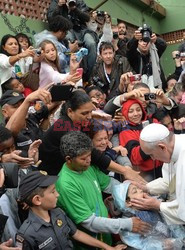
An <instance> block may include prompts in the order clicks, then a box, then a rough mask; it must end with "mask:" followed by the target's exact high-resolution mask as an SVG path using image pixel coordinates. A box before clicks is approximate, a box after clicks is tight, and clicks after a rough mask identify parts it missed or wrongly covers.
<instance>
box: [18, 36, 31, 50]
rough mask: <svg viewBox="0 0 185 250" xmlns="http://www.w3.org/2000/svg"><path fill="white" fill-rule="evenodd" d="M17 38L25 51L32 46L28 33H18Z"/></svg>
mask: <svg viewBox="0 0 185 250" xmlns="http://www.w3.org/2000/svg"><path fill="white" fill-rule="evenodd" d="M16 38H17V40H18V42H19V44H20V46H21V49H22V50H23V51H25V50H27V49H28V48H29V47H30V46H32V44H31V41H30V39H29V37H28V36H27V35H26V34H23V33H18V34H17V35H16Z"/></svg>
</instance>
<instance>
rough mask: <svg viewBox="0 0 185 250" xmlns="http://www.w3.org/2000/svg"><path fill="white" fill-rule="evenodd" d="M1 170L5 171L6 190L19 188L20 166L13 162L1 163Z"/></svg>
mask: <svg viewBox="0 0 185 250" xmlns="http://www.w3.org/2000/svg"><path fill="white" fill-rule="evenodd" d="M0 168H3V170H4V175H5V181H4V186H5V187H6V188H16V187H17V186H18V171H19V167H18V165H17V164H15V163H12V162H8V163H1V164H0Z"/></svg>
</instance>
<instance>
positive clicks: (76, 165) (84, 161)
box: [67, 151, 91, 172]
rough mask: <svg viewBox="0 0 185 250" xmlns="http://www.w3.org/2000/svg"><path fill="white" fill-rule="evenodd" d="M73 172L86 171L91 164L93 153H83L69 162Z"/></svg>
mask: <svg viewBox="0 0 185 250" xmlns="http://www.w3.org/2000/svg"><path fill="white" fill-rule="evenodd" d="M67 164H68V166H69V167H70V169H71V170H73V171H77V172H81V171H86V170H87V169H88V167H89V166H90V164H91V151H88V152H86V153H83V154H82V155H79V156H77V157H75V158H73V159H70V160H67Z"/></svg>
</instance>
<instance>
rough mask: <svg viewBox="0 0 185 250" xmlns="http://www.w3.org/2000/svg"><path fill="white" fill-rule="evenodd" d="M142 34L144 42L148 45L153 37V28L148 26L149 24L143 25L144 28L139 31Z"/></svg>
mask: <svg viewBox="0 0 185 250" xmlns="http://www.w3.org/2000/svg"><path fill="white" fill-rule="evenodd" d="M138 30H139V31H140V32H141V33H142V40H143V41H144V42H146V43H149V42H150V40H151V36H152V29H151V27H149V26H147V24H145V23H144V24H143V27H139V29H138Z"/></svg>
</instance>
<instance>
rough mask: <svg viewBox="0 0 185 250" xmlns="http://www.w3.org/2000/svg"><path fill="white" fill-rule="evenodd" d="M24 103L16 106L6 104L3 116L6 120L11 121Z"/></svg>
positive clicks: (20, 102)
mask: <svg viewBox="0 0 185 250" xmlns="http://www.w3.org/2000/svg"><path fill="white" fill-rule="evenodd" d="M22 103H23V101H19V102H18V103H16V104H14V105H10V104H5V105H4V106H3V108H2V114H3V116H4V118H5V119H9V118H10V117H11V116H12V115H13V114H14V113H15V111H16V110H17V109H18V107H19V106H20V105H21V104H22Z"/></svg>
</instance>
